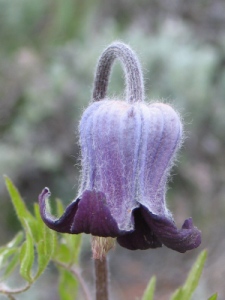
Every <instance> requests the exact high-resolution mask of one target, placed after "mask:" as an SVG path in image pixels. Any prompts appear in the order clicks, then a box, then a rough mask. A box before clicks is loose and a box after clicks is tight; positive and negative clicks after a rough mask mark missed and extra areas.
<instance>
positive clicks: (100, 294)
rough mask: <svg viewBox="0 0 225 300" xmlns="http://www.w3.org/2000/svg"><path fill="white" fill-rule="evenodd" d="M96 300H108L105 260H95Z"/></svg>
mask: <svg viewBox="0 0 225 300" xmlns="http://www.w3.org/2000/svg"><path fill="white" fill-rule="evenodd" d="M94 262H95V288H96V300H108V299H109V298H108V270H107V259H106V257H104V258H103V259H102V260H100V259H95V260H94Z"/></svg>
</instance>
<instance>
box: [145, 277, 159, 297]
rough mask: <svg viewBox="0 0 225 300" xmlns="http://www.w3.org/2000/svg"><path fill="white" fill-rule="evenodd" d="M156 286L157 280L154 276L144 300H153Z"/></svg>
mask: <svg viewBox="0 0 225 300" xmlns="http://www.w3.org/2000/svg"><path fill="white" fill-rule="evenodd" d="M155 285H156V278H155V276H153V277H152V278H151V280H150V281H149V283H148V285H147V288H146V290H145V292H144V295H143V297H142V300H153V297H154V293H155Z"/></svg>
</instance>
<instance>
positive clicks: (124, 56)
mask: <svg viewBox="0 0 225 300" xmlns="http://www.w3.org/2000/svg"><path fill="white" fill-rule="evenodd" d="M116 58H118V59H119V60H120V61H121V63H122V66H123V69H124V73H125V77H126V100H127V101H128V102H130V103H133V102H136V101H142V100H144V84H143V77H142V71H141V66H140V64H139V61H138V58H137V57H136V54H135V53H134V52H133V50H131V48H130V47H129V46H127V45H125V44H123V43H120V42H115V43H113V44H111V45H110V46H109V47H108V48H106V50H105V51H104V52H103V53H102V55H101V57H100V59H99V62H98V65H97V70H96V75H95V82H94V91H93V101H99V100H102V99H104V98H105V97H106V93H107V88H108V83H109V76H110V72H111V68H112V65H113V62H114V60H115V59H116Z"/></svg>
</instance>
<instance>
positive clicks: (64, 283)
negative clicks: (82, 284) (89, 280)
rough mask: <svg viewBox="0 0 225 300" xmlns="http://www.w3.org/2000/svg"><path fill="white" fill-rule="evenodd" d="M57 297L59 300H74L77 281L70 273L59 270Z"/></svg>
mask: <svg viewBox="0 0 225 300" xmlns="http://www.w3.org/2000/svg"><path fill="white" fill-rule="evenodd" d="M59 273H60V280H59V295H60V300H74V299H76V295H77V292H78V282H77V279H76V278H75V277H74V276H73V275H72V274H71V272H70V271H68V270H65V269H62V268H59Z"/></svg>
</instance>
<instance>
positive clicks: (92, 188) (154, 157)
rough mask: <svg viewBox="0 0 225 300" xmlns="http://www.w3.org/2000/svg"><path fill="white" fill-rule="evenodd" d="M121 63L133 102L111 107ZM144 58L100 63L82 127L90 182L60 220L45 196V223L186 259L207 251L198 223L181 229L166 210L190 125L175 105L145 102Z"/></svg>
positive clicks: (118, 48) (117, 49) (122, 51)
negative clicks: (114, 74)
mask: <svg viewBox="0 0 225 300" xmlns="http://www.w3.org/2000/svg"><path fill="white" fill-rule="evenodd" d="M115 58H119V59H120V60H121V61H122V63H123V67H124V69H125V73H126V85H127V101H126V102H125V101H116V100H108V99H107V98H106V90H107V85H108V81H109V75H110V70H111V65H112V63H113V61H114V59H115ZM142 82H143V80H142V75H141V70H140V66H139V63H138V61H137V58H136V56H135V54H134V53H133V51H132V50H131V49H130V48H129V47H127V46H126V45H124V44H121V43H114V44H112V45H111V46H109V47H108V48H107V49H106V50H105V52H104V53H103V55H102V57H101V58H100V61H99V64H98V68H97V74H96V81H95V87H94V94H93V100H94V102H93V103H92V104H91V105H90V106H89V107H88V108H87V109H86V110H85V112H84V114H83V116H82V119H81V122H80V127H79V131H80V146H81V152H82V178H81V186H80V190H79V196H78V197H77V198H76V199H75V200H74V201H73V202H72V203H71V204H70V205H69V206H68V207H67V208H66V210H65V212H64V214H63V215H62V216H61V217H60V218H59V219H54V218H53V217H52V216H51V215H49V214H48V213H47V211H46V205H45V201H46V199H47V198H48V197H49V195H50V192H49V190H48V188H45V189H44V190H43V191H42V193H41V195H40V196H39V204H40V211H41V216H42V218H43V220H44V222H45V223H46V225H47V226H48V227H50V228H52V229H53V230H56V231H58V232H66V233H73V234H78V233H81V232H84V233H90V234H92V235H93V236H99V237H112V238H117V241H118V243H119V244H120V245H121V246H123V247H125V248H127V249H131V250H136V249H149V248H157V247H161V246H162V244H164V245H165V246H167V247H168V248H171V249H173V250H176V251H179V252H185V251H187V250H190V249H193V248H196V247H198V246H199V244H200V243H201V234H200V231H199V230H198V229H197V228H196V227H194V225H193V222H192V219H191V218H189V219H187V220H186V221H185V222H184V224H183V226H182V228H181V229H178V228H177V227H176V225H175V223H174V220H173V217H172V214H171V212H170V211H169V210H168V209H167V207H166V203H165V194H166V184H167V178H168V175H169V171H170V169H171V166H172V164H173V160H174V157H175V154H176V152H177V150H178V148H179V146H180V144H181V139H182V124H181V121H180V118H179V116H178V114H177V113H176V112H175V111H174V110H173V109H172V108H171V107H170V106H169V105H167V104H163V103H153V104H146V103H145V102H144V101H143V97H144V96H143V94H144V93H143V83H142Z"/></svg>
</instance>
